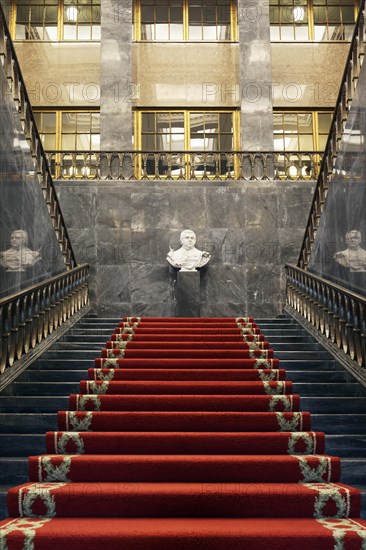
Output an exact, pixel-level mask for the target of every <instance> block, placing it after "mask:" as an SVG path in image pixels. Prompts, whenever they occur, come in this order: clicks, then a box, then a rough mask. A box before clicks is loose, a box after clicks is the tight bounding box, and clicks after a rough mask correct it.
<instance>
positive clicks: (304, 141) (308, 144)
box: [299, 135, 314, 151]
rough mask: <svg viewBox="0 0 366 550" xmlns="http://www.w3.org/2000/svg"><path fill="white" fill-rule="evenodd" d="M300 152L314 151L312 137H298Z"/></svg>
mask: <svg viewBox="0 0 366 550" xmlns="http://www.w3.org/2000/svg"><path fill="white" fill-rule="evenodd" d="M299 142H300V151H312V150H313V149H314V144H313V136H312V135H311V136H299Z"/></svg>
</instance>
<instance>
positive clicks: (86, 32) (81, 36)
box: [78, 25, 91, 40]
mask: <svg viewBox="0 0 366 550" xmlns="http://www.w3.org/2000/svg"><path fill="white" fill-rule="evenodd" d="M90 38H91V26H90V25H79V26H78V40H90Z"/></svg>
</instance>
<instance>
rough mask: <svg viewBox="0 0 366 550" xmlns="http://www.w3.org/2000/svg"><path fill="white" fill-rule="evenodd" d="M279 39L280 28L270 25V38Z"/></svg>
mask: <svg viewBox="0 0 366 550" xmlns="http://www.w3.org/2000/svg"><path fill="white" fill-rule="evenodd" d="M279 39H280V28H279V27H271V40H272V41H275V40H279Z"/></svg>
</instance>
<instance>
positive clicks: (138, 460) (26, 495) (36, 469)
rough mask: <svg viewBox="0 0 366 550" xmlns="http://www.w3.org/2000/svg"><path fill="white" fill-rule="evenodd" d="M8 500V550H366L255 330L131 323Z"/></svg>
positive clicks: (218, 322)
mask: <svg viewBox="0 0 366 550" xmlns="http://www.w3.org/2000/svg"><path fill="white" fill-rule="evenodd" d="M46 448H47V454H46V455H42V456H33V457H30V458H29V478H30V481H29V482H28V483H25V484H23V485H20V486H18V487H14V488H12V489H10V490H9V493H8V509H9V515H10V519H7V520H3V521H2V522H1V523H0V549H1V550H51V549H52V550H61V549H62V550H64V549H65V548H68V549H69V550H74V549H75V550H97V549H98V550H99V549H100V548H102V547H104V546H106V547H108V550H122V549H123V550H173V549H174V550H188V549H189V550H227V548H228V546H229V547H230V549H231V550H239V549H240V550H243V549H244V548H245V549H246V550H287V549H288V550H290V549H291V550H293V549H294V548H296V550H366V522H365V521H364V520H362V519H360V518H359V515H360V508H361V496H360V491H359V490H358V489H355V488H352V487H350V486H347V485H345V484H343V483H340V482H339V480H340V460H339V458H338V457H332V456H328V455H326V454H324V449H325V438H324V434H323V433H321V432H314V431H312V430H311V415H310V413H309V412H306V411H305V412H304V411H301V410H300V396H299V395H296V394H293V391H292V383H291V381H289V380H287V379H286V372H285V370H284V369H283V368H280V363H279V360H278V359H277V358H276V357H274V354H273V351H272V350H271V349H270V345H269V343H268V341H267V340H266V339H265V336H264V335H263V334H262V333H261V331H260V329H259V327H258V326H257V325H256V323H255V322H254V320H253V319H252V318H243V317H241V318H237V319H234V318H210V319H197V318H195V319H189V318H169V319H167V318H138V317H133V318H124V319H122V321H121V323H120V324H119V325H118V327H116V330H115V332H114V334H112V335H111V337H110V338H109V340H108V341H107V342H106V345H105V347H104V348H103V349H102V351H101V357H99V358H96V359H95V364H94V367H93V366H91V367H90V368H89V369H88V371H87V379H85V380H81V382H80V390H79V393H78V394H73V395H70V399H69V410H68V411H59V413H58V431H57V432H48V433H47V434H46Z"/></svg>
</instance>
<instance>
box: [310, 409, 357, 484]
mask: <svg viewBox="0 0 366 550" xmlns="http://www.w3.org/2000/svg"><path fill="white" fill-rule="evenodd" d="M311 428H312V430H314V431H319V432H325V433H327V434H329V435H331V434H342V433H355V434H357V433H358V434H365V433H366V414H312V415H311ZM365 459H366V457H365ZM365 479H366V477H365Z"/></svg>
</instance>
